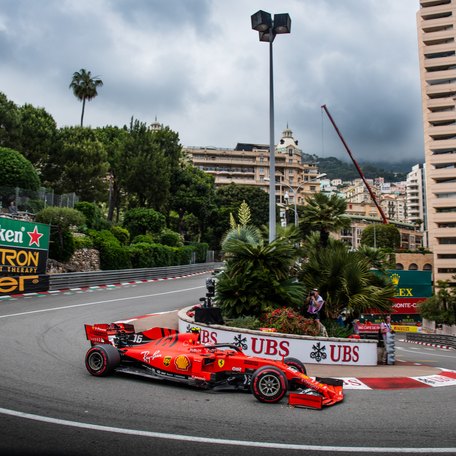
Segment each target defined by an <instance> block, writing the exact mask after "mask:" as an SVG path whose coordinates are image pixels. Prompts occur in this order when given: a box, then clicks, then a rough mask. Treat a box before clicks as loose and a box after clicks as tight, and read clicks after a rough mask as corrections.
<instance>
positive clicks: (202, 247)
mask: <svg viewBox="0 0 456 456" xmlns="http://www.w3.org/2000/svg"><path fill="white" fill-rule="evenodd" d="M189 245H191V246H192V248H193V250H194V252H196V262H197V263H205V262H206V258H207V251H208V250H209V244H207V243H206V242H192V243H190V244H189Z"/></svg>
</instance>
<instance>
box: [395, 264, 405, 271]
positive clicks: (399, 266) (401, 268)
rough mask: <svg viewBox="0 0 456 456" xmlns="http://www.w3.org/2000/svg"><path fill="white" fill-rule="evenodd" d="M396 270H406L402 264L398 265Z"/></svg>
mask: <svg viewBox="0 0 456 456" xmlns="http://www.w3.org/2000/svg"><path fill="white" fill-rule="evenodd" d="M396 269H398V270H400V271H403V270H404V265H403V264H402V263H396Z"/></svg>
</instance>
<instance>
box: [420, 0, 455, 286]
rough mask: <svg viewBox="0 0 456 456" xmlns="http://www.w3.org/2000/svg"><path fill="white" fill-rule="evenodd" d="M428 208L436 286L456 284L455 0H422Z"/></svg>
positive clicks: (421, 59) (423, 99) (422, 88)
mask: <svg viewBox="0 0 456 456" xmlns="http://www.w3.org/2000/svg"><path fill="white" fill-rule="evenodd" d="M419 5H420V9H419V11H418V13H417V31H418V47H419V60H420V74H421V92H422V110H423V127H424V147H425V162H426V209H427V225H428V242H429V248H430V249H431V250H432V252H433V254H434V269H433V272H434V283H437V281H438V280H448V281H449V282H450V283H453V284H456V281H455V279H453V276H454V275H455V274H456V110H455V104H456V101H455V97H456V41H455V39H456V0H420V1H419Z"/></svg>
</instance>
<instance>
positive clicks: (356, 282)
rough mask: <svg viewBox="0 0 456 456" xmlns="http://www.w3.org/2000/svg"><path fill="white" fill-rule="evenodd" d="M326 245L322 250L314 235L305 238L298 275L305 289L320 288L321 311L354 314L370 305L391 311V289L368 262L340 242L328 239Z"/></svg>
mask: <svg viewBox="0 0 456 456" xmlns="http://www.w3.org/2000/svg"><path fill="white" fill-rule="evenodd" d="M328 244H329V248H327V249H322V248H319V242H318V239H317V236H315V235H314V236H312V237H310V238H308V239H307V242H306V250H307V262H306V263H304V265H303V267H302V275H301V280H302V282H303V283H304V285H305V286H306V289H308V290H310V289H312V288H314V287H318V289H319V290H320V294H321V295H322V296H323V298H324V299H325V301H326V302H325V306H324V312H325V314H326V315H327V316H328V317H329V318H332V319H335V318H337V317H338V316H339V315H340V313H341V312H342V310H344V309H347V310H348V311H349V312H350V313H351V315H355V316H356V315H359V314H360V313H362V312H365V311H366V310H368V309H372V308H376V309H380V310H382V311H386V312H388V311H391V301H390V298H392V297H393V296H394V295H395V289H394V287H393V285H392V284H391V283H388V282H387V281H386V280H382V278H381V276H378V275H376V274H375V273H374V272H373V271H372V270H371V261H370V260H369V259H368V258H367V257H366V256H365V255H364V254H362V253H360V252H353V251H349V250H348V247H347V246H346V245H345V244H344V243H343V242H341V241H337V240H334V239H330V240H329V243H328Z"/></svg>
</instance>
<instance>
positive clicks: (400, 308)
mask: <svg viewBox="0 0 456 456" xmlns="http://www.w3.org/2000/svg"><path fill="white" fill-rule="evenodd" d="M426 299H427V298H391V301H392V302H393V309H392V312H391V314H407V315H410V314H418V313H419V312H418V303H419V302H422V301H426ZM364 313H366V314H371V315H379V314H383V313H384V312H380V311H379V310H378V309H368V310H366V312H364Z"/></svg>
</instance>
